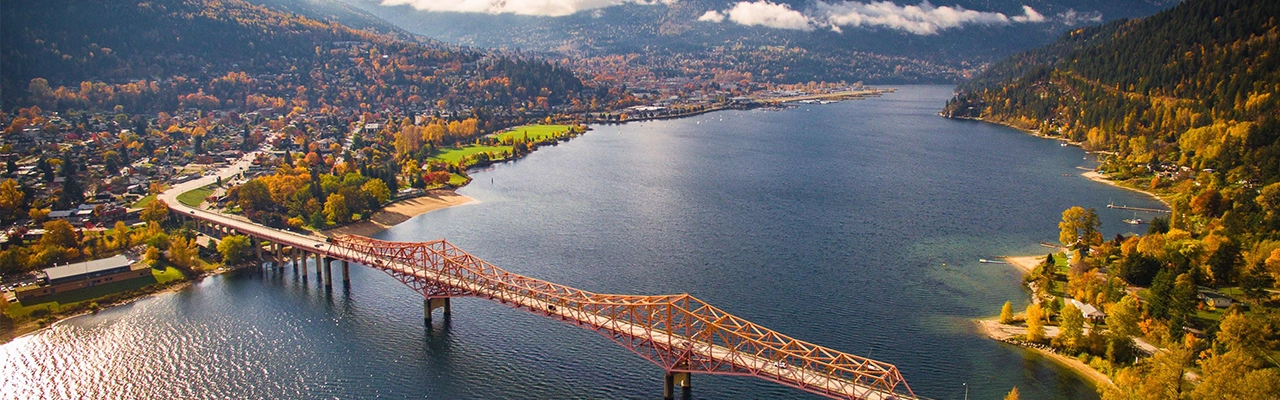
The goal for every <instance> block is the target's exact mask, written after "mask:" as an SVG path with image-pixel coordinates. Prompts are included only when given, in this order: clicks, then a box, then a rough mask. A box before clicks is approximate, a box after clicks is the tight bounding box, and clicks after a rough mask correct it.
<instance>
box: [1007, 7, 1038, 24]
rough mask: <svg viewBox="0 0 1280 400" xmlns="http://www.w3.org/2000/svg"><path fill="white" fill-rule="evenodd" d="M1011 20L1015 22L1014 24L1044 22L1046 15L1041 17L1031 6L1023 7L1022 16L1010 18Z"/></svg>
mask: <svg viewBox="0 0 1280 400" xmlns="http://www.w3.org/2000/svg"><path fill="white" fill-rule="evenodd" d="M1009 19H1011V20H1013V22H1023V23H1026V22H1044V15H1041V14H1040V13H1038V12H1036V9H1034V8H1031V6H1028V5H1023V6H1022V15H1015V16H1013V17H1010V18H1009Z"/></svg>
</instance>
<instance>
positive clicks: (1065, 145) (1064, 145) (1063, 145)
mask: <svg viewBox="0 0 1280 400" xmlns="http://www.w3.org/2000/svg"><path fill="white" fill-rule="evenodd" d="M1058 145H1059V146H1062V147H1067V143H1066V142H1063V143H1058Z"/></svg>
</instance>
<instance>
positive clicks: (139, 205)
mask: <svg viewBox="0 0 1280 400" xmlns="http://www.w3.org/2000/svg"><path fill="white" fill-rule="evenodd" d="M153 201H156V194H155V193H152V194H149V195H147V197H143V198H141V199H138V201H135V202H134V203H133V205H132V206H131V207H133V208H142V207H146V206H147V204H151V202H153Z"/></svg>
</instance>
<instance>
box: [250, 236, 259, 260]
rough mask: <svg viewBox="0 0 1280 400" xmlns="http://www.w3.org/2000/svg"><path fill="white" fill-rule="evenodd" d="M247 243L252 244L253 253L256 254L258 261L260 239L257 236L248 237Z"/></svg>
mask: <svg viewBox="0 0 1280 400" xmlns="http://www.w3.org/2000/svg"><path fill="white" fill-rule="evenodd" d="M249 243H251V244H253V254H254V255H256V256H258V261H262V241H260V240H258V239H257V238H249Z"/></svg>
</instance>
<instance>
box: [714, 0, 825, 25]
mask: <svg viewBox="0 0 1280 400" xmlns="http://www.w3.org/2000/svg"><path fill="white" fill-rule="evenodd" d="M725 14H727V15H728V16H729V20H730V21H733V22H736V23H738V24H740V25H748V26H751V25H760V26H765V27H769V28H778V29H798V30H804V31H809V30H813V24H812V22H811V21H812V20H810V19H809V17H807V16H805V15H804V14H801V13H800V12H799V11H796V10H792V9H791V7H790V6H788V5H786V4H777V3H774V2H771V1H769V0H759V1H756V2H752V3H748V2H745V1H743V2H739V3H738V4H735V5H734V6H733V8H730V9H729V10H728V11H726V12H725ZM703 16H704V17H705V16H706V14H703Z"/></svg>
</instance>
